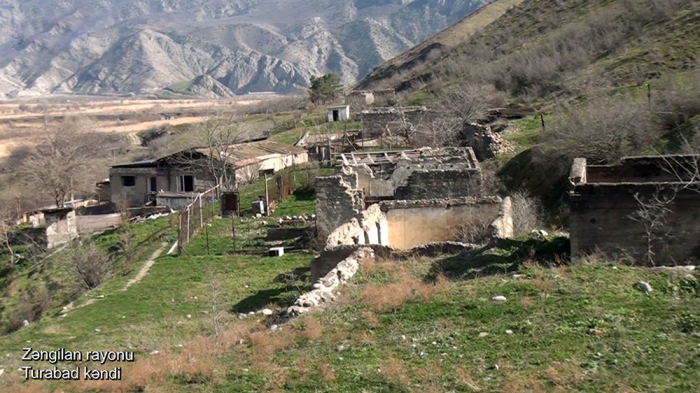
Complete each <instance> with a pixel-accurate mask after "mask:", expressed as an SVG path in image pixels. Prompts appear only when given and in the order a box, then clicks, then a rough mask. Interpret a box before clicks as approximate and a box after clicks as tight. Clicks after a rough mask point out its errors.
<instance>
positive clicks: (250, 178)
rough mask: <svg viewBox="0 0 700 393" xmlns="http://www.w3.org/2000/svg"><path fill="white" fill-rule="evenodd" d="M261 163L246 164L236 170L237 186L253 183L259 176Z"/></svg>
mask: <svg viewBox="0 0 700 393" xmlns="http://www.w3.org/2000/svg"><path fill="white" fill-rule="evenodd" d="M261 168H262V164H261V163H254V164H250V165H246V166H244V167H243V168H240V169H238V170H237V171H236V182H237V183H238V186H239V187H240V186H245V185H248V184H252V183H255V182H256V181H257V180H258V178H260V169H261Z"/></svg>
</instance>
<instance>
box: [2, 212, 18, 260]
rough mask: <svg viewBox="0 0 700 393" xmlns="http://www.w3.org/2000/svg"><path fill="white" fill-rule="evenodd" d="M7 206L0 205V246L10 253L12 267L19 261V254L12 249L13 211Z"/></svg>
mask: <svg viewBox="0 0 700 393" xmlns="http://www.w3.org/2000/svg"><path fill="white" fill-rule="evenodd" d="M5 206H8V205H6V204H3V206H2V207H0V246H2V247H4V248H5V249H7V252H8V253H9V254H10V268H12V267H14V266H15V263H16V262H17V255H16V254H15V252H14V250H13V249H12V243H11V242H10V240H11V239H10V237H11V234H12V230H13V225H12V212H11V211H9V210H8V209H6V208H5Z"/></svg>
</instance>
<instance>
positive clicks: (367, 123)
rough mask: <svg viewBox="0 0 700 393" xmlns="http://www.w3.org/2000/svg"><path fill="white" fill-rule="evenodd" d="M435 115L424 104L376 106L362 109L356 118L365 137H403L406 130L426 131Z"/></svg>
mask: <svg viewBox="0 0 700 393" xmlns="http://www.w3.org/2000/svg"><path fill="white" fill-rule="evenodd" d="M436 115H437V113H436V112H435V111H432V110H429V109H428V108H426V107H424V106H406V107H378V108H370V109H366V110H363V111H362V112H360V113H359V114H358V116H357V119H358V120H359V121H360V122H361V123H362V130H363V135H364V136H365V138H378V137H380V136H387V135H393V136H400V137H405V136H406V135H405V134H406V132H407V131H408V130H414V131H416V132H421V131H423V132H427V126H428V125H429V124H430V122H431V119H432V118H433V117H434V116H436Z"/></svg>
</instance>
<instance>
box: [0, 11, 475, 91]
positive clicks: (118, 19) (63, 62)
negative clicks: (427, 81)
mask: <svg viewBox="0 0 700 393" xmlns="http://www.w3.org/2000/svg"><path fill="white" fill-rule="evenodd" d="M486 2H487V1H485V0H340V1H339V0H335V1H331V0H316V1H302V0H190V1H181V0H159V1H153V0H99V1H93V0H0V97H2V96H6V97H15V96H18V95H19V96H30V95H43V94H50V93H71V92H72V93H80V94H123V93H137V94H139V93H150V92H155V91H159V90H161V89H164V88H170V89H171V90H172V91H176V90H178V88H180V87H182V86H185V87H186V88H185V89H184V90H185V91H182V93H188V94H189V93H197V94H200V95H207V96H211V95H212V94H214V95H217V96H223V97H226V96H229V95H231V94H245V93H249V92H261V91H275V92H278V93H287V92H292V91H295V90H297V89H299V88H302V87H304V86H306V85H307V83H308V79H309V77H310V76H312V75H318V74H322V73H327V72H334V73H337V74H340V75H342V76H343V78H344V80H345V81H346V82H347V83H353V82H354V81H356V80H357V79H358V78H360V77H363V76H364V75H366V74H367V73H368V72H369V71H370V69H371V68H372V67H374V66H376V65H378V64H380V63H381V62H383V61H385V60H388V59H390V58H392V57H393V56H395V55H397V54H398V53H400V52H402V51H403V50H406V49H408V48H410V47H411V46H413V45H414V44H416V43H418V42H420V41H421V40H423V39H425V38H426V37H428V36H430V35H432V34H434V33H435V32H437V31H439V30H441V29H443V28H445V27H447V26H449V25H451V24H453V23H455V22H457V21H458V20H460V19H461V18H462V17H464V16H465V15H467V14H469V13H470V12H472V11H474V10H476V9H478V8H479V7H480V6H481V5H483V4H484V3H486ZM205 76H206V77H205ZM173 86H174V87H173ZM192 86H194V87H196V88H195V89H194V90H192V89H189V88H190V87H192ZM205 87H213V88H214V89H212V90H209V89H204V88H205ZM188 89H189V90H188ZM203 90H206V91H203Z"/></svg>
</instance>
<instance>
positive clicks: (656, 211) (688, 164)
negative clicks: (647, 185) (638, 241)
mask: <svg viewBox="0 0 700 393" xmlns="http://www.w3.org/2000/svg"><path fill="white" fill-rule="evenodd" d="M683 143H684V145H685V149H684V151H685V152H686V153H689V154H685V155H677V156H660V157H661V158H662V160H661V164H659V165H660V166H661V169H662V171H663V172H665V173H667V174H669V175H670V178H671V179H672V180H671V181H670V182H669V183H670V184H668V185H666V186H663V187H662V186H658V187H657V188H656V189H655V191H654V193H653V194H651V195H648V196H641V195H639V193H637V194H635V195H634V199H635V201H636V202H637V210H636V211H635V212H634V213H632V214H631V215H629V217H628V218H629V219H631V220H633V221H636V222H639V223H640V224H642V225H643V226H644V233H645V238H646V243H647V244H646V250H645V254H646V255H645V257H646V259H647V262H648V263H650V264H652V265H654V264H655V257H656V255H657V251H658V250H659V249H660V248H663V246H664V245H665V244H666V242H667V241H668V240H669V239H670V238H672V237H673V235H672V229H673V228H670V227H669V225H668V220H669V218H670V216H671V215H672V214H673V210H672V209H671V206H672V205H673V204H674V202H675V200H676V197H677V195H678V194H679V193H681V192H688V191H690V192H696V193H700V154H698V153H699V152H698V150H696V149H695V148H694V147H693V146H692V143H691V142H690V141H688V140H687V139H685V138H683Z"/></svg>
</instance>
